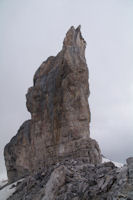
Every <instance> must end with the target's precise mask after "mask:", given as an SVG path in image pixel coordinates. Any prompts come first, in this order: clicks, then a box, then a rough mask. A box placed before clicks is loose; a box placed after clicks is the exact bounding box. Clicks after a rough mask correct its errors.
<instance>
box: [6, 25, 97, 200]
mask: <svg viewBox="0 0 133 200" xmlns="http://www.w3.org/2000/svg"><path fill="white" fill-rule="evenodd" d="M85 47H86V42H85V41H84V39H83V37H82V35H81V32H80V27H78V28H77V29H75V28H74V27H71V28H70V30H69V31H68V32H67V34H66V37H65V39H64V43H63V48H62V50H61V51H60V52H59V54H58V55H57V56H55V57H53V56H51V57H49V58H48V59H47V60H46V61H45V62H43V63H42V65H41V66H40V67H39V69H38V70H37V71H36V73H35V75H34V85H33V87H31V88H29V90H28V93H27V95H26V98H27V103H26V105H27V109H28V111H29V112H30V113H31V120H28V121H26V122H24V124H23V125H22V126H21V127H20V129H19V130H18V133H17V135H16V136H15V137H13V138H12V139H11V141H10V142H9V143H8V144H7V145H6V147H5V150H4V156H5V164H6V168H7V174H8V178H9V182H13V181H15V180H17V179H19V178H21V177H24V176H26V175H29V174H32V173H34V172H36V171H38V170H40V169H43V168H44V167H48V166H51V165H53V164H56V163H57V162H61V161H63V160H66V159H77V158H81V159H84V158H85V159H86V160H87V162H89V163H92V164H97V163H100V162H101V155H100V149H99V146H98V144H97V142H96V141H95V140H92V139H91V138H90V133H89V123H90V109H89V105H88V96H89V85H88V68H87V64H86V60H85ZM64 170H65V169H64ZM44 199H45V198H44Z"/></svg>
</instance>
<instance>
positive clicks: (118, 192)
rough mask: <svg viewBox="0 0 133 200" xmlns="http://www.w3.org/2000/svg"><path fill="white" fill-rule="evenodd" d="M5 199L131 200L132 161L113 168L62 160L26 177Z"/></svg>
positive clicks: (108, 164)
mask: <svg viewBox="0 0 133 200" xmlns="http://www.w3.org/2000/svg"><path fill="white" fill-rule="evenodd" d="M8 200H133V158H128V159H127V165H125V166H124V167H122V168H117V167H116V166H115V165H114V164H113V163H112V162H107V163H103V164H98V165H93V164H89V163H88V162H87V161H86V160H78V159H77V160H66V161H64V162H62V163H57V164H56V165H54V166H51V167H50V168H47V169H43V170H41V171H40V172H38V173H36V174H34V175H33V176H28V177H27V178H25V180H24V181H23V182H21V183H18V185H17V188H16V191H15V192H14V194H13V195H12V196H11V197H10V198H8Z"/></svg>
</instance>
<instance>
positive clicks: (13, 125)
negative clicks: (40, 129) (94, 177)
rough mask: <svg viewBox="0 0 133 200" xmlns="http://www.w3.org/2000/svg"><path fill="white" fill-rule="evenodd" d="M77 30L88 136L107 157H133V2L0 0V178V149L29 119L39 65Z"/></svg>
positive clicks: (1, 171) (0, 158)
mask: <svg viewBox="0 0 133 200" xmlns="http://www.w3.org/2000/svg"><path fill="white" fill-rule="evenodd" d="M79 24H81V26H82V30H81V31H82V34H83V37H84V38H85V40H86V42H87V49H86V59H87V64H88V67H89V72H90V79H89V81H90V90H91V95H90V98H89V102H90V108H91V115H92V118H91V125H90V127H91V137H92V138H95V139H96V140H97V141H98V142H99V145H100V147H101V150H102V153H103V154H104V155H105V156H107V157H108V158H110V159H112V160H115V161H118V162H124V161H125V159H126V158H127V157H128V156H133V122H132V120H133V0H56V1H53V0H22V1H21V0H12V1H11V0H0V44H1V45H0V74H1V76H0V93H1V98H0V121H1V125H0V136H1V138H0V176H3V174H4V173H5V168H4V161H3V156H2V154H3V148H4V146H5V144H6V143H7V142H9V140H10V139H11V137H12V136H14V135H15V134H16V133H17V130H18V128H19V127H20V125H21V124H22V123H23V122H24V121H25V120H26V119H28V118H30V115H29V113H28V112H27V110H26V106H25V94H26V92H27V89H28V87H30V86H31V85H32V78H33V75H34V73H35V71H36V69H37V68H38V67H39V65H40V64H41V63H42V62H43V61H44V60H46V59H47V57H48V56H51V55H56V54H57V53H58V52H59V51H60V50H61V48H62V41H63V39H64V37H65V33H66V31H67V30H68V29H69V27H70V26H71V25H74V26H78V25H79Z"/></svg>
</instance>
